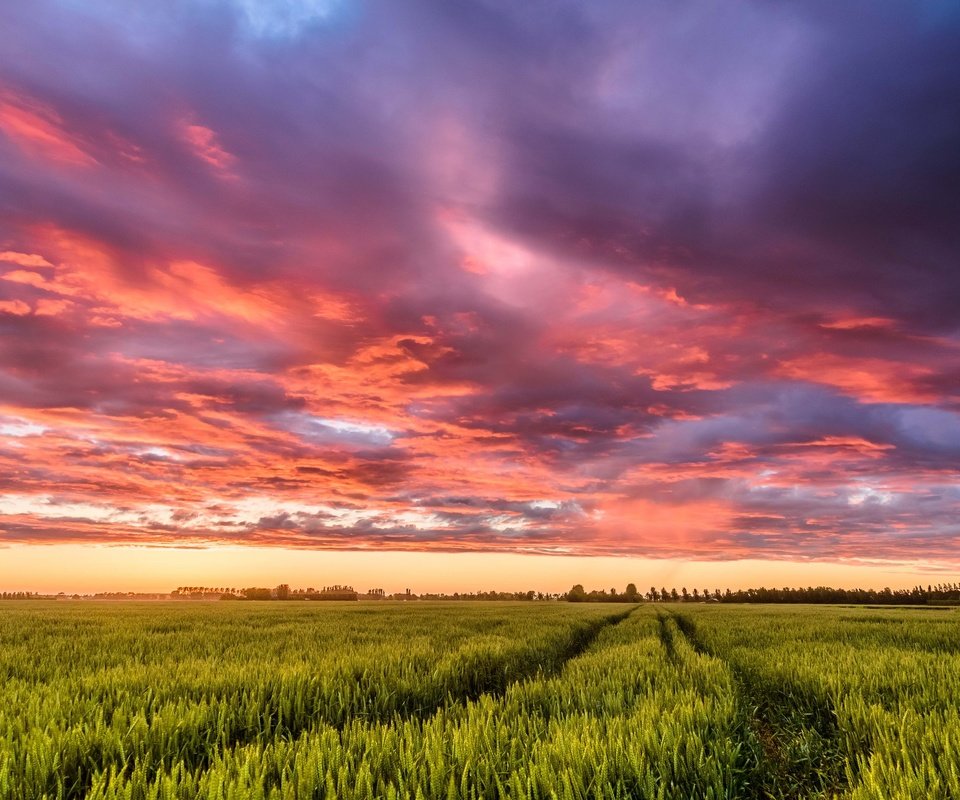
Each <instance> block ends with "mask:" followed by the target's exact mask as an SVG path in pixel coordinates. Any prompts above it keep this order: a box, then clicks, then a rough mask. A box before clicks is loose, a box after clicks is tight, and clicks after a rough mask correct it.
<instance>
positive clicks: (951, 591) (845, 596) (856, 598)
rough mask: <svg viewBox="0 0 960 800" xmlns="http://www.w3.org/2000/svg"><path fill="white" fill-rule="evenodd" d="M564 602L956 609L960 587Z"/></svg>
mask: <svg viewBox="0 0 960 800" xmlns="http://www.w3.org/2000/svg"><path fill="white" fill-rule="evenodd" d="M566 599H567V600H569V601H570V602H571V603H591V602H592V603H603V602H607V603H610V602H637V601H638V600H646V601H648V602H651V603H831V604H838V603H851V604H854V605H896V606H903V605H911V606H925V605H937V606H939V605H960V583H938V584H937V585H936V586H934V585H928V586H927V587H926V588H924V587H923V586H914V587H913V588H912V589H890V588H889V587H888V588H885V589H833V588H831V587H828V586H816V587H814V586H808V587H806V588H796V589H794V588H790V587H786V588H783V589H767V588H765V587H761V588H759V589H738V590H737V591H732V590H730V589H726V590H724V591H721V590H720V589H714V590H713V591H710V590H709V589H696V588H695V589H693V591H692V592H691V591H689V590H688V589H687V587H686V586H684V587H683V588H681V589H680V591H679V592H678V591H677V590H676V589H675V588H674V589H667V588H666V587H662V588H660V589H657V588H656V587H655V586H651V587H650V590H649V591H648V592H646V593H645V594H644V595H643V596H640V595H639V594H637V593H636V587H635V586H634V585H633V584H632V583H631V584H630V585H629V586H627V589H626V591H625V592H623V593H622V594H619V593H617V591H616V590H615V589H611V590H610V591H609V593H608V592H606V591H604V590H603V589H600V590H596V589H595V590H594V591H592V592H587V591H585V590H584V588H583V586H582V585H581V584H579V583H578V584H577V585H576V586H574V587H573V588H572V589H570V591H569V592H567V595H566Z"/></svg>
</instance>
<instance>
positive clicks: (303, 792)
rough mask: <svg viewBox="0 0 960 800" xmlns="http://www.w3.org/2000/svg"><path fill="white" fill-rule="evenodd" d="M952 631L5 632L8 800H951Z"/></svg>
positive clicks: (117, 611) (958, 630) (959, 790)
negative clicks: (802, 799) (835, 799)
mask: <svg viewBox="0 0 960 800" xmlns="http://www.w3.org/2000/svg"><path fill="white" fill-rule="evenodd" d="M958 708H960V613H958V612H956V611H949V610H944V611H938V610H905V609H889V608H888V609H883V610H878V609H868V608H837V607H731V606H706V605H698V604H681V605H660V604H657V605H654V606H650V605H644V606H639V607H633V606H624V605H601V604H583V605H575V604H565V603H517V604H507V603H490V604H480V603H477V604H469V603H458V604H449V605H441V604H426V603H424V604H410V605H401V604H382V605H377V604H356V603H354V604H334V603H324V604H319V603H316V604H307V603H296V604H295V603H196V604H193V603H156V604H132V603H130V604H128V603H117V604H109V603H104V604H98V603H40V602H24V603H19V602H10V603H5V604H3V606H0V800H35V799H37V798H49V799H50V800H54V799H55V798H56V799H62V800H66V799H68V798H97V800H107V798H110V799H111V800H113V798H128V799H129V800H140V799H141V798H142V799H143V800H153V799H154V798H157V799H158V800H159V799H160V798H191V800H192V799H193V798H204V800H208V799H209V800H213V799H215V798H217V799H221V798H222V799H223V800H227V799H228V798H229V799H230V800H246V799H247V798H251V799H254V798H271V799H272V798H276V799H277V800H294V799H296V800H305V798H344V799H345V800H349V799H351V798H393V797H397V798H407V797H409V798H413V799H414V800H417V799H418V798H422V799H423V800H432V798H444V799H445V800H446V799H447V798H495V797H511V798H549V797H557V798H724V797H728V798H764V797H772V798H794V797H796V798H799V797H834V796H837V797H844V798H856V800H866V799H867V798H870V799H871V800H873V799H874V798H875V799H876V800H880V799H881V798H916V799H917V800H929V799H930V798H960V711H958Z"/></svg>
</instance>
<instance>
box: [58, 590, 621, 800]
mask: <svg viewBox="0 0 960 800" xmlns="http://www.w3.org/2000/svg"><path fill="white" fill-rule="evenodd" d="M637 608H639V606H633V607H632V608H629V609H627V610H626V611H622V612H620V613H617V614H611V615H609V616H606V617H602V618H600V619H598V620H593V621H591V622H590V623H589V624H587V625H585V626H584V627H583V629H581V630H580V631H577V632H576V633H575V634H574V635H573V637H572V638H571V641H570V642H569V643H568V644H567V645H566V646H565V647H564V648H563V649H562V650H561V651H560V653H559V657H558V658H557V659H555V661H554V663H553V664H552V665H551V666H550V668H549V669H544V668H543V666H542V665H541V664H538V663H533V664H531V665H530V667H529V669H525V670H523V671H522V672H519V673H517V674H515V675H513V676H511V677H510V678H509V679H508V680H500V679H499V677H498V678H497V679H496V681H495V682H490V683H483V682H481V684H480V685H479V686H477V687H475V688H474V689H468V690H466V691H464V692H462V693H459V694H458V695H457V696H455V697H454V696H452V695H447V696H446V697H445V698H444V699H443V700H441V701H439V702H437V703H431V704H428V705H422V706H420V705H418V706H410V707H406V708H401V709H397V710H394V711H393V712H392V713H391V714H389V715H386V716H384V717H364V719H365V721H366V722H368V723H371V724H375V723H394V722H397V721H403V720H427V719H429V718H430V717H432V716H434V715H435V714H437V712H439V711H440V710H441V709H445V708H454V707H456V706H466V705H467V704H468V703H471V702H474V701H476V700H479V699H480V698H481V697H492V698H498V697H502V696H503V695H504V694H506V692H507V690H508V689H509V688H510V687H511V686H513V685H514V684H517V683H520V682H521V681H525V680H529V679H531V678H534V677H536V676H543V677H552V676H554V675H558V674H559V673H560V672H562V671H563V669H564V667H565V666H566V665H567V663H568V662H570V661H572V660H573V659H575V658H577V657H578V656H580V655H582V654H583V653H584V652H585V651H586V650H588V649H589V648H590V646H591V645H593V643H594V642H595V641H596V639H597V637H598V636H600V634H601V633H602V632H603V631H604V630H606V629H607V628H611V627H613V626H615V625H619V624H620V623H621V622H623V621H624V620H626V619H627V617H629V616H630V615H631V614H632V613H633V612H634V611H636V610H637ZM356 718H357V717H353V718H351V719H350V720H346V721H344V722H342V723H339V724H334V723H330V722H325V721H324V720H322V719H316V718H314V719H311V720H309V721H307V722H304V723H303V724H298V725H283V726H280V727H278V728H277V729H276V730H274V731H273V735H274V736H276V735H282V736H283V737H284V738H290V739H294V738H296V737H298V736H300V735H301V734H303V733H306V732H307V731H309V730H310V729H311V728H313V727H314V726H315V725H317V724H318V723H320V724H327V725H330V726H331V727H334V728H337V729H338V730H342V729H343V727H345V726H346V725H348V724H350V722H351V721H352V720H353V719H356ZM261 738H262V732H255V733H253V732H250V733H247V732H245V733H240V734H238V735H234V736H230V737H229V738H228V739H227V740H226V741H225V742H224V743H223V746H221V747H218V748H209V749H203V750H199V751H194V752H193V753H192V757H188V758H185V759H184V761H185V763H186V766H187V768H188V770H190V771H194V770H199V769H206V768H207V767H209V765H210V763H211V762H212V761H213V760H214V758H215V757H216V756H217V755H218V754H220V753H223V752H226V751H228V750H233V749H235V748H238V747H243V746H245V745H248V744H252V743H254V742H256V741H259V740H260V739H261ZM110 766H111V765H110V764H100V765H99V766H98V768H96V769H95V768H93V765H92V764H89V765H87V767H88V768H87V769H84V770H82V771H81V772H79V773H77V774H76V775H75V776H74V782H73V784H72V786H71V788H69V789H68V790H67V791H66V792H65V793H64V795H63V800H82V799H83V798H84V797H86V795H87V793H88V792H89V790H90V788H91V785H92V782H93V779H94V775H95V773H97V772H98V771H100V770H101V769H104V770H105V769H109V767H110ZM116 766H117V767H118V769H117V772H118V774H119V775H123V774H124V773H127V772H129V770H131V769H132V768H133V763H132V762H130V763H126V764H123V765H122V766H121V765H116ZM162 766H163V764H162V761H158V762H157V763H156V764H155V765H154V767H153V768H148V769H147V770H146V774H147V775H148V777H150V778H151V779H152V778H153V777H155V776H156V774H157V771H158V770H159V769H161V768H162Z"/></svg>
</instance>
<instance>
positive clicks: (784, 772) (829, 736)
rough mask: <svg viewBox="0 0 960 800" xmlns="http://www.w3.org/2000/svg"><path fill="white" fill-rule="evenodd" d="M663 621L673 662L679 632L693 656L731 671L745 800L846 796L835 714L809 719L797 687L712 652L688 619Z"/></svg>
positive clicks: (671, 614) (665, 617)
mask: <svg viewBox="0 0 960 800" xmlns="http://www.w3.org/2000/svg"><path fill="white" fill-rule="evenodd" d="M659 617H660V628H661V640H662V641H663V643H664V648H665V649H666V651H667V655H668V657H669V658H671V660H674V659H675V656H674V655H673V654H674V652H675V648H676V645H675V644H674V642H673V633H672V630H671V628H672V627H673V626H675V627H676V630H677V632H678V633H679V634H680V635H681V636H682V637H683V639H684V640H685V641H686V642H687V643H688V644H689V645H690V647H691V648H693V650H694V651H695V652H697V653H698V654H701V655H706V656H710V657H712V658H717V659H719V660H721V661H723V662H724V664H725V665H726V666H727V668H728V669H729V670H730V674H731V675H732V677H733V679H734V683H735V685H736V687H737V704H738V706H739V708H740V710H741V714H742V717H743V724H742V727H741V735H742V740H743V751H742V752H743V756H744V768H745V771H746V772H747V773H748V775H749V779H748V780H747V781H746V783H745V785H744V791H743V793H742V794H741V795H740V796H741V797H743V798H744V800H773V799H774V798H776V800H800V798H803V799H804V800H813V799H814V798H828V797H833V796H834V795H835V793H838V792H840V791H842V790H843V788H844V787H845V775H844V770H843V759H842V756H841V754H840V742H839V731H838V729H837V723H836V714H835V713H834V711H833V709H832V708H826V709H821V713H818V714H816V715H811V714H809V713H808V712H806V711H805V710H804V708H802V707H801V705H803V706H806V705H808V703H807V702H804V703H802V704H799V703H797V695H796V694H794V693H793V690H794V689H795V687H790V689H789V690H788V689H787V688H786V687H785V686H783V685H771V684H770V683H765V682H763V681H762V680H760V679H759V677H758V676H757V674H756V673H753V672H751V671H749V670H748V669H745V668H744V667H743V665H741V664H738V663H737V662H736V661H735V660H733V659H730V658H728V657H725V655H724V654H722V653H717V652H714V651H713V649H712V648H710V647H708V645H707V644H706V643H705V642H704V640H703V638H702V637H701V636H700V635H699V634H698V631H697V627H696V624H695V623H694V621H693V619H692V618H691V617H690V616H688V615H684V614H681V613H679V612H676V611H672V610H671V611H668V612H667V613H665V614H664V613H661V614H659ZM671 623H673V626H672V625H671ZM804 700H805V701H807V700H809V698H804Z"/></svg>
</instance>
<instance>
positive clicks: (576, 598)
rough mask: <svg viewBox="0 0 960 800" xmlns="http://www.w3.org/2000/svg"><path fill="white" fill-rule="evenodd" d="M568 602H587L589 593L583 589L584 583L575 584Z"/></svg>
mask: <svg viewBox="0 0 960 800" xmlns="http://www.w3.org/2000/svg"><path fill="white" fill-rule="evenodd" d="M567 600H569V601H570V602H571V603H584V602H586V600H587V592H586V590H585V589H584V588H583V584H582V583H578V584H575V585H574V586H573V588H572V589H570V591H569V592H567Z"/></svg>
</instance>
